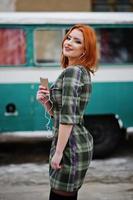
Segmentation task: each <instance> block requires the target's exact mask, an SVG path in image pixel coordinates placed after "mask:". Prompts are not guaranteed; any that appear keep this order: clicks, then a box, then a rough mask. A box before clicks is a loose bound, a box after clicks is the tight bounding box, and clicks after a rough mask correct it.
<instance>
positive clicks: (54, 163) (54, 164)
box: [51, 152, 63, 170]
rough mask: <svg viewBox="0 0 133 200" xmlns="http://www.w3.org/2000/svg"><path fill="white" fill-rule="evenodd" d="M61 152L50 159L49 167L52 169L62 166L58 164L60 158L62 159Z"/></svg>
mask: <svg viewBox="0 0 133 200" xmlns="http://www.w3.org/2000/svg"><path fill="white" fill-rule="evenodd" d="M62 156H63V154H62V153H56V152H55V154H54V155H53V157H52V159H51V167H52V168H53V169H56V170H58V169H60V168H61V167H62V166H61V165H60V162H61V159H62Z"/></svg>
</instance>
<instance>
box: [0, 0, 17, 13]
mask: <svg viewBox="0 0 133 200" xmlns="http://www.w3.org/2000/svg"><path fill="white" fill-rule="evenodd" d="M8 11H10V12H11V11H12V12H13V11H16V0H0V12H8Z"/></svg>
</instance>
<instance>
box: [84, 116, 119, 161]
mask: <svg viewBox="0 0 133 200" xmlns="http://www.w3.org/2000/svg"><path fill="white" fill-rule="evenodd" d="M84 122H85V127H86V128H87V129H88V130H89V132H90V133H91V135H92V136H93V140H94V153H93V158H105V157H107V156H109V155H111V154H112V153H113V152H114V151H115V149H117V148H118V146H119V141H120V140H121V137H122V128H121V127H120V125H119V123H118V119H117V118H116V117H115V115H113V114H111V115H85V116H84Z"/></svg>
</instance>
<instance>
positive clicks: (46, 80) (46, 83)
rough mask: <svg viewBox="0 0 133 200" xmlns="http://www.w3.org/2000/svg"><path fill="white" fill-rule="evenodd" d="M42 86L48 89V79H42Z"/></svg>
mask: <svg viewBox="0 0 133 200" xmlns="http://www.w3.org/2000/svg"><path fill="white" fill-rule="evenodd" d="M40 84H41V85H42V86H44V87H46V88H47V89H48V88H49V87H48V78H42V77H40Z"/></svg>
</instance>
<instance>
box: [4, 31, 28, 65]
mask: <svg viewBox="0 0 133 200" xmlns="http://www.w3.org/2000/svg"><path fill="white" fill-rule="evenodd" d="M25 35H26V34H25V32H24V31H23V30H21V29H0V65H1V66H3V65H4V66H5V65H22V64H25V62H26V36H25Z"/></svg>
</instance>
